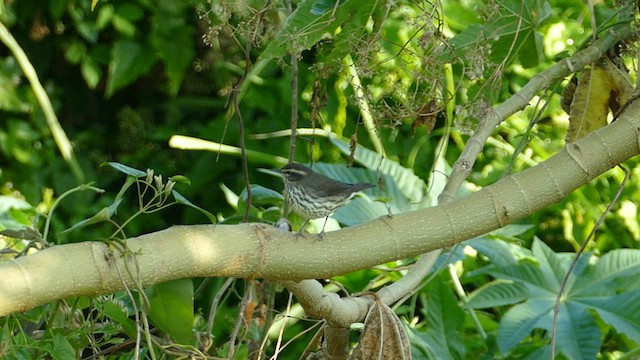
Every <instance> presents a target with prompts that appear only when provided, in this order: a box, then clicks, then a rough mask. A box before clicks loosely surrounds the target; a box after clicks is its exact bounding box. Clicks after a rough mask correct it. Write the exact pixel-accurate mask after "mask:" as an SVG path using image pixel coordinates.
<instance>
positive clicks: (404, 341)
mask: <svg viewBox="0 0 640 360" xmlns="http://www.w3.org/2000/svg"><path fill="white" fill-rule="evenodd" d="M349 359H350V360H409V359H411V347H410V344H409V339H408V337H407V333H406V332H405V330H404V327H403V326H402V321H400V318H398V316H397V315H396V314H395V313H394V312H393V310H392V309H391V308H390V307H389V306H387V305H386V304H384V303H382V302H379V301H376V302H375V303H374V304H373V305H372V306H371V308H370V309H369V313H368V314H367V318H366V319H365V322H364V330H363V331H362V335H361V336H360V341H359V342H358V345H357V346H356V348H355V350H354V351H353V354H352V355H351V357H350V358H349Z"/></svg>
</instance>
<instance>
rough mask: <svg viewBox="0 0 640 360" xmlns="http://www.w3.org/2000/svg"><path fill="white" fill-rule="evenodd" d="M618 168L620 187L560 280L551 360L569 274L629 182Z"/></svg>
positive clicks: (554, 351) (623, 168)
mask: <svg viewBox="0 0 640 360" xmlns="http://www.w3.org/2000/svg"><path fill="white" fill-rule="evenodd" d="M618 167H619V168H620V169H622V171H623V172H624V179H622V183H620V187H619V188H618V191H617V192H616V195H615V196H614V197H613V199H611V201H610V202H609V205H608V206H607V208H606V209H605V210H604V212H603V213H602V215H600V218H598V221H597V222H596V224H595V225H594V226H593V228H592V229H591V232H590V233H589V235H588V236H587V238H586V239H585V240H584V242H583V243H582V246H580V249H579V250H578V252H577V253H576V256H575V257H574V259H573V261H572V262H571V265H569V269H568V270H567V273H566V274H565V276H564V279H562V284H561V285H560V289H559V290H558V295H557V296H556V304H555V306H554V308H553V324H552V327H551V360H554V359H555V358H556V355H555V354H556V330H557V328H558V316H559V315H560V300H561V299H562V293H563V292H564V289H565V288H566V287H567V282H568V281H569V277H570V276H571V272H572V271H573V269H574V268H575V266H576V264H577V263H578V259H580V256H581V255H582V253H583V252H584V250H585V249H586V248H587V245H588V244H589V241H591V239H592V238H593V237H594V236H595V234H596V231H597V230H598V229H599V228H600V225H602V223H603V222H604V219H605V217H606V216H607V214H608V213H609V212H611V209H612V208H613V204H615V203H616V201H618V198H619V197H620V195H621V194H622V190H624V187H625V186H626V185H627V181H628V180H629V175H630V173H629V170H628V169H627V168H625V167H624V166H621V165H618Z"/></svg>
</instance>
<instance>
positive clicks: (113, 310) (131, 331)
mask: <svg viewBox="0 0 640 360" xmlns="http://www.w3.org/2000/svg"><path fill="white" fill-rule="evenodd" d="M102 309H103V311H104V314H105V315H106V316H108V317H109V318H111V319H112V320H114V321H115V322H117V323H118V324H120V326H122V330H124V332H125V333H127V335H128V336H129V337H130V338H132V339H135V338H136V334H137V330H136V323H135V321H134V320H132V319H129V315H128V314H127V312H126V311H125V310H124V309H123V307H121V306H119V305H118V304H116V303H115V302H114V300H110V301H107V302H106V303H105V304H104V306H103V308H102Z"/></svg>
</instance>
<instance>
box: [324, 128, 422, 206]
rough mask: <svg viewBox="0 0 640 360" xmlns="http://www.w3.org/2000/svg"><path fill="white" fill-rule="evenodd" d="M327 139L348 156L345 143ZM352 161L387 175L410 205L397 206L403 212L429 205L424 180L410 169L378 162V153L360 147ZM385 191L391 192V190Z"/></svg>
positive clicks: (347, 148)
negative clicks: (407, 206) (408, 206)
mask: <svg viewBox="0 0 640 360" xmlns="http://www.w3.org/2000/svg"><path fill="white" fill-rule="evenodd" d="M329 139H330V140H331V142H332V143H333V144H334V145H335V146H336V147H337V148H338V149H340V151H341V152H342V153H343V154H345V155H349V154H350V152H351V151H350V149H349V146H350V145H349V143H348V142H347V141H345V140H343V139H340V138H338V137H337V136H330V137H329ZM354 160H355V161H357V162H358V163H360V164H362V165H363V166H365V167H366V168H368V169H370V170H372V171H375V172H376V173H377V172H380V173H381V174H384V175H388V176H390V177H391V178H392V179H393V183H395V185H396V187H397V189H398V190H400V192H401V193H402V194H403V196H404V197H405V198H406V199H407V200H406V203H407V204H409V205H410V208H409V209H406V208H405V207H402V206H399V208H400V209H403V210H404V211H407V210H413V209H417V208H422V207H426V206H427V204H428V203H429V202H428V201H426V199H425V197H426V196H427V185H426V184H425V182H424V180H422V179H421V178H419V177H418V176H416V175H415V174H414V173H413V171H412V170H411V169H407V168H405V167H403V166H402V165H400V164H398V163H397V162H395V161H393V160H389V159H387V158H384V159H382V161H380V155H379V154H378V153H376V152H375V151H371V150H369V149H367V148H364V147H362V146H358V147H356V151H355V154H354ZM387 190H388V191H393V189H387ZM390 195H391V196H394V195H395V194H393V193H391V194H390ZM397 205H400V204H397Z"/></svg>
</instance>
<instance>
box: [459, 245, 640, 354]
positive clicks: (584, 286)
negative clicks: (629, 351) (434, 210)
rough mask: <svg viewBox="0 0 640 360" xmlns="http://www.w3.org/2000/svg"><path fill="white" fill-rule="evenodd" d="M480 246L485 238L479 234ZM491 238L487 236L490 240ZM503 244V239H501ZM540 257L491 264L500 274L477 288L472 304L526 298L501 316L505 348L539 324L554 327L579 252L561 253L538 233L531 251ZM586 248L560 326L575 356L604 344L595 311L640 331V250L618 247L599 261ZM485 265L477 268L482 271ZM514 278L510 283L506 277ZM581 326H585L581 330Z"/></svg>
mask: <svg viewBox="0 0 640 360" xmlns="http://www.w3.org/2000/svg"><path fill="white" fill-rule="evenodd" d="M474 242H475V246H474V247H475V248H477V249H478V250H479V251H487V248H488V247H489V246H488V244H487V246H485V249H483V241H480V240H478V239H474V240H472V241H470V242H469V244H472V246H473V244H474ZM484 242H487V240H484ZM496 245H497V244H496ZM505 250H506V251H507V253H508V251H509V249H508V248H504V249H503V250H501V251H498V252H496V251H495V249H493V250H491V251H489V253H490V254H494V255H492V257H494V258H497V259H508V257H505V256H504V255H499V256H496V255H495V254H500V252H505ZM531 254H532V256H533V257H534V259H535V261H534V262H532V261H527V262H520V263H519V264H518V265H515V264H509V263H510V262H511V261H513V260H507V261H505V265H503V266H487V267H485V268H484V272H485V273H487V274H491V275H493V276H495V277H496V278H497V279H498V280H495V281H494V282H492V283H490V284H488V285H485V286H483V287H482V288H480V289H478V290H476V291H474V292H473V293H472V295H471V296H470V306H474V307H482V308H488V307H493V306H502V305H506V304H510V303H516V302H520V303H519V304H518V305H515V306H513V307H512V308H511V309H509V310H508V311H507V313H506V315H505V316H504V318H503V319H502V321H501V322H500V327H499V330H498V339H497V340H498V345H499V347H500V350H501V352H503V353H506V352H508V351H510V350H511V349H513V348H514V347H515V346H516V345H517V344H518V343H520V342H521V341H522V340H523V339H524V338H525V337H526V336H528V335H529V334H530V333H531V332H532V331H533V330H534V329H544V330H546V331H547V332H549V331H551V318H552V317H553V309H554V307H555V301H556V297H557V294H558V293H559V291H560V283H561V281H562V279H563V278H564V276H565V275H566V271H567V269H568V267H569V263H570V261H572V259H573V254H556V253H554V252H553V251H551V249H550V248H549V247H548V246H547V245H546V244H544V243H542V242H541V241H540V240H538V239H534V243H533V246H532V251H531ZM592 258H594V256H593V255H592V254H590V253H586V254H583V255H582V256H581V257H580V258H579V259H578V261H577V263H576V265H575V267H574V270H573V272H572V274H571V276H570V277H569V281H568V282H567V284H566V288H565V289H564V291H563V297H562V299H563V301H562V303H561V307H560V313H559V318H558V328H557V333H556V336H557V344H558V348H557V349H558V351H559V352H561V353H563V354H564V355H566V356H567V357H568V358H572V359H592V358H595V356H596V353H597V351H598V350H599V349H600V346H601V341H600V339H601V338H602V334H601V329H600V327H599V326H598V324H597V321H596V319H594V317H593V313H594V312H595V313H597V314H598V315H599V317H600V319H602V321H604V322H605V323H607V324H608V325H610V326H612V327H614V328H615V329H616V331H617V332H620V333H623V334H625V335H626V336H628V337H629V338H638V337H639V336H640V315H639V314H640V303H638V301H637V298H638V295H640V283H638V281H637V276H638V273H639V272H640V251H638V250H629V249H627V250H615V251H612V252H610V253H608V254H606V255H604V256H603V257H602V258H601V259H599V260H598V261H591V259H592ZM481 272H482V271H481V270H477V271H475V273H481ZM505 280H508V281H509V283H505V282H504V281H505ZM577 329H579V331H577Z"/></svg>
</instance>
